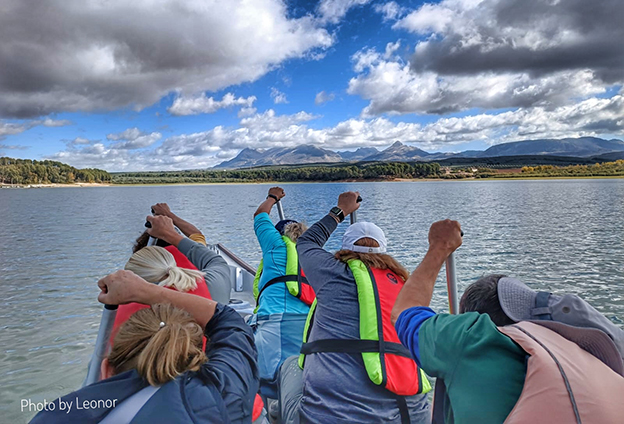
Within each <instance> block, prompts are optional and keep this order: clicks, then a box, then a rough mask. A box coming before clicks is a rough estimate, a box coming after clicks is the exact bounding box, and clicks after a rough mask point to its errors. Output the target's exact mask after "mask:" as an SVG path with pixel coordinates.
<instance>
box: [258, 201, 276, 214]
mask: <svg viewBox="0 0 624 424" xmlns="http://www.w3.org/2000/svg"><path fill="white" fill-rule="evenodd" d="M276 203H277V202H276V201H275V199H273V198H272V197H269V198H267V199H266V200H265V201H264V202H262V203H260V206H258V209H256V212H255V213H254V216H256V215H260V214H261V213H271V208H272V207H273V205H275V204H276Z"/></svg>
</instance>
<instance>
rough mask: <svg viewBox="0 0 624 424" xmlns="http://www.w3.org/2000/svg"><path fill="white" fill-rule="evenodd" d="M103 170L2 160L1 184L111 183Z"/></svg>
mask: <svg viewBox="0 0 624 424" xmlns="http://www.w3.org/2000/svg"><path fill="white" fill-rule="evenodd" d="M109 182H111V175H110V174H109V173H108V172H106V171H103V170H101V169H91V168H89V169H77V168H74V167H73V166H69V165H66V164H64V163H61V162H55V161H52V160H42V161H38V160H30V159H11V158H7V157H2V158H0V184H20V185H23V184H72V183H109Z"/></svg>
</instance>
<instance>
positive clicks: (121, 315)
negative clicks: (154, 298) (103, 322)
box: [110, 246, 212, 346]
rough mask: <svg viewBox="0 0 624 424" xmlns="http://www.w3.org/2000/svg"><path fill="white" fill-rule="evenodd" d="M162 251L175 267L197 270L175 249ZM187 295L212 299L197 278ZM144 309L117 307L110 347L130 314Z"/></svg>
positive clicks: (170, 248)
mask: <svg viewBox="0 0 624 424" xmlns="http://www.w3.org/2000/svg"><path fill="white" fill-rule="evenodd" d="M164 249H165V250H167V251H168V252H169V253H171V254H172V255H173V258H174V259H175V261H176V265H177V266H178V267H180V268H186V269H194V270H197V267H196V266H195V265H193V264H192V263H191V261H189V259H188V258H187V257H186V256H185V255H184V254H183V253H182V252H180V251H179V250H178V248H177V247H175V246H167V247H165V248H164ZM167 288H168V289H171V290H175V288H173V287H167ZM187 293H191V294H196V295H197V296H201V297H203V298H206V299H212V297H210V291H208V286H207V285H206V281H205V280H204V277H200V278H198V279H197V288H196V289H194V290H190V291H188V292H187ZM145 308H149V306H148V305H143V304H141V303H128V304H125V305H119V308H117V315H116V316H115V323H114V324H113V331H112V333H111V337H110V344H111V345H112V344H113V339H114V337H115V334H117V330H118V329H119V326H121V324H123V323H124V322H126V321H127V320H128V318H130V317H131V316H132V314H134V313H135V312H137V311H140V310H141V309H145ZM205 342H206V340H205V338H204V346H205Z"/></svg>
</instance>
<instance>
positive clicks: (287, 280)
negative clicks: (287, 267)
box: [258, 275, 308, 301]
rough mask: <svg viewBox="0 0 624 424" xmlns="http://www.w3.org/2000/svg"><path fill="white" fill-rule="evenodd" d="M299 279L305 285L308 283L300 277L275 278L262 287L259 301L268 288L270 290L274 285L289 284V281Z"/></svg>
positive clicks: (283, 276) (304, 278)
mask: <svg viewBox="0 0 624 424" xmlns="http://www.w3.org/2000/svg"><path fill="white" fill-rule="evenodd" d="M298 279H300V281H301V282H302V283H304V284H307V283H308V279H307V278H306V277H299V276H298V275H282V276H281V277H275V278H273V279H272V280H269V281H267V283H266V284H265V285H264V286H262V289H261V290H260V292H258V301H260V296H261V295H262V292H264V291H265V290H266V289H267V288H269V287H270V286H272V285H273V284H277V283H287V282H289V281H297V280H298Z"/></svg>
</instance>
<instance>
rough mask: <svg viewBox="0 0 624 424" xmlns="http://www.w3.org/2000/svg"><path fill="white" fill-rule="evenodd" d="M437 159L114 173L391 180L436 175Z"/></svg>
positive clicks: (183, 179) (195, 178) (167, 179)
mask: <svg viewBox="0 0 624 424" xmlns="http://www.w3.org/2000/svg"><path fill="white" fill-rule="evenodd" d="M440 175H441V173H440V165H439V164H437V163H417V162H413V163H408V162H389V163H369V164H353V165H313V166H305V165H302V166H291V167H267V168H251V169H237V170H223V171H221V170H219V171H217V170H197V171H168V172H124V173H118V174H113V183H115V184H164V183H210V182H263V181H282V182H295V181H343V180H389V179H395V178H437V177H439V176H440Z"/></svg>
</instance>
